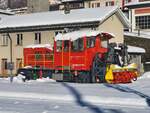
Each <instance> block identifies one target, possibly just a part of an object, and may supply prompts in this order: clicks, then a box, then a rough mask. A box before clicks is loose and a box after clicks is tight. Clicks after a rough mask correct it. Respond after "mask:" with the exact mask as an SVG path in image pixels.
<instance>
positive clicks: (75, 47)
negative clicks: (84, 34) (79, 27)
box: [71, 38, 84, 51]
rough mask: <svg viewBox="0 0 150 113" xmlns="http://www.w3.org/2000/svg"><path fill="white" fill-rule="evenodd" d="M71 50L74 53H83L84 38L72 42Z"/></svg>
mask: <svg viewBox="0 0 150 113" xmlns="http://www.w3.org/2000/svg"><path fill="white" fill-rule="evenodd" d="M71 50H72V51H83V50H84V44H83V38H79V39H77V40H75V41H73V42H71Z"/></svg>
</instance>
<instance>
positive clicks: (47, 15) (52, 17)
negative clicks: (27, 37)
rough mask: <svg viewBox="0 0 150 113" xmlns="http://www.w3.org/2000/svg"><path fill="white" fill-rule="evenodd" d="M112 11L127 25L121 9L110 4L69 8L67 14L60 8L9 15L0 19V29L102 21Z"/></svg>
mask: <svg viewBox="0 0 150 113" xmlns="http://www.w3.org/2000/svg"><path fill="white" fill-rule="evenodd" d="M114 13H117V14H118V16H120V17H122V18H121V19H122V20H121V22H123V24H124V25H125V26H129V22H128V20H127V19H126V18H124V16H123V13H122V12H121V10H120V9H119V8H118V7H117V6H112V7H111V6H110V7H100V8H84V9H76V10H71V11H70V13H69V14H64V11H62V10H61V11H51V12H50V11H49V12H41V13H33V14H25V15H15V16H10V17H7V18H5V19H3V20H2V21H0V29H5V28H16V27H31V26H44V25H45V26H46V25H60V24H69V23H70V24H72V23H85V22H103V21H104V20H106V19H107V18H108V17H109V16H110V15H112V14H114Z"/></svg>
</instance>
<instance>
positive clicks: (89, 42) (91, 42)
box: [86, 37, 96, 48]
mask: <svg viewBox="0 0 150 113" xmlns="http://www.w3.org/2000/svg"><path fill="white" fill-rule="evenodd" d="M95 39H96V38H95V37H89V38H87V40H86V43H87V48H90V47H94V46H95Z"/></svg>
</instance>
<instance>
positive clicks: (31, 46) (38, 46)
mask: <svg viewBox="0 0 150 113" xmlns="http://www.w3.org/2000/svg"><path fill="white" fill-rule="evenodd" d="M24 48H33V49H34V48H47V49H51V50H52V49H53V48H52V45H50V44H32V45H28V46H26V47H24Z"/></svg>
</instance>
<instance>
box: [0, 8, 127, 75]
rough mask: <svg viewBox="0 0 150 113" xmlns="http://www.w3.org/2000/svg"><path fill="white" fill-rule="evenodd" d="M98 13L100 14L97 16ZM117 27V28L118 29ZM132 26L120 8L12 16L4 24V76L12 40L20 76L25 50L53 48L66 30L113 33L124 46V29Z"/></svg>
mask: <svg viewBox="0 0 150 113" xmlns="http://www.w3.org/2000/svg"><path fill="white" fill-rule="evenodd" d="M95 12H98V13H95ZM116 26H117V27H116ZM124 27H129V22H128V20H127V19H126V17H125V16H124V15H123V13H122V11H121V10H120V9H119V8H118V7H106V8H86V9H77V10H71V11H70V13H68V14H65V13H64V11H52V12H42V13H33V14H26V15H21V16H11V17H9V18H7V19H4V20H3V21H2V22H1V23H0V39H1V40H0V44H1V46H0V51H3V54H0V67H1V70H0V73H1V75H7V74H8V70H7V62H9V61H10V52H9V51H10V42H9V40H8V37H7V33H9V34H10V36H11V38H12V42H13V43H12V45H13V49H12V50H13V62H14V65H15V70H14V72H13V73H15V72H16V69H18V68H19V67H20V66H22V65H21V64H22V63H23V48H24V47H26V46H27V45H31V44H47V43H48V44H51V45H53V39H54V37H55V35H56V34H57V33H58V32H63V31H64V30H66V29H72V30H73V29H74V30H75V29H93V30H94V29H96V30H100V31H106V32H110V33H113V34H114V35H115V38H114V39H112V40H111V42H117V43H123V42H124V38H123V29H124ZM114 28H115V29H114Z"/></svg>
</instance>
